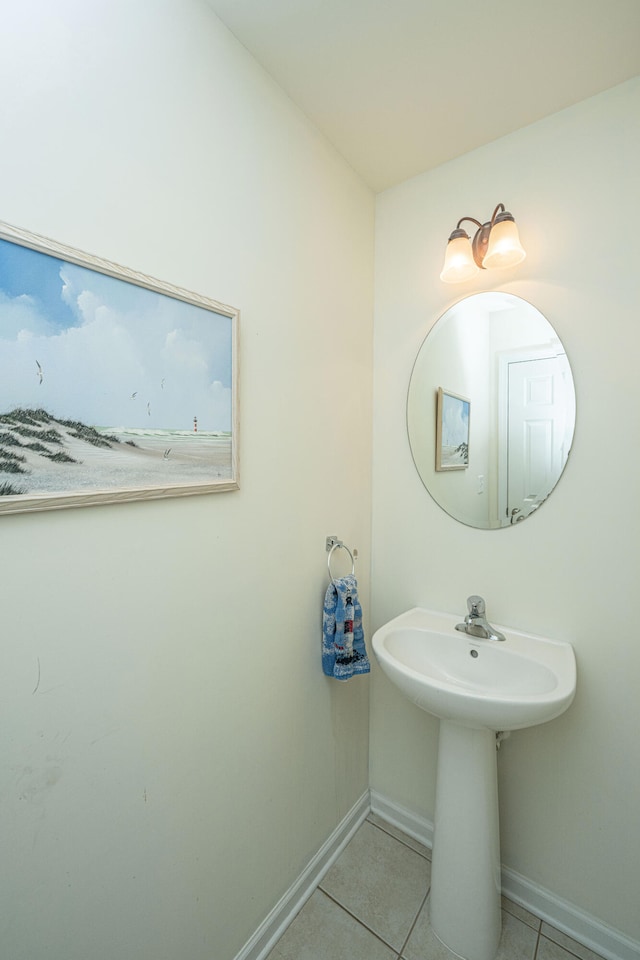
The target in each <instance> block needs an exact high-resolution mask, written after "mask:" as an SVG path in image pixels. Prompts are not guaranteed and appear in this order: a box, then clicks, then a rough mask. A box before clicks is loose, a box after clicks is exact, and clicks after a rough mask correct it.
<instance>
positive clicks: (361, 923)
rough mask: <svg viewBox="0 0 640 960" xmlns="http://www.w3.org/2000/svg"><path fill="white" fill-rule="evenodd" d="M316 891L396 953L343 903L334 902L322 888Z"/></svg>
mask: <svg viewBox="0 0 640 960" xmlns="http://www.w3.org/2000/svg"><path fill="white" fill-rule="evenodd" d="M318 889H319V890H321V891H322V893H324V895H325V897H328V898H329V900H331V901H332V902H333V903H335V905H336V906H337V907H339V908H340V909H341V910H342V912H343V913H346V914H347V915H348V916H349V917H351V919H352V920H355V921H356V923H357V924H359V925H360V926H361V927H364V929H365V930H367V931H368V932H369V933H371V934H373V936H374V937H375V938H376V940H379V941H380V943H383V944H384V945H385V947H388V948H389V950H393V952H394V953H397V950H396V948H395V947H394V946H393V945H392V944H390V943H389V942H388V941H387V940H385V939H384V937H381V936H380V934H379V933H376V931H375V930H372V929H371V927H369V926H367V924H366V923H364V921H363V920H361V919H360V918H359V917H356V915H355V913H352V912H351V910H349V909H348V907H345V905H344V904H343V903H340V901H339V900H336V898H335V897H332V896H331V894H330V893H327V891H326V890H323V889H322V887H318ZM403 949H404V947H403ZM398 956H399V954H398Z"/></svg>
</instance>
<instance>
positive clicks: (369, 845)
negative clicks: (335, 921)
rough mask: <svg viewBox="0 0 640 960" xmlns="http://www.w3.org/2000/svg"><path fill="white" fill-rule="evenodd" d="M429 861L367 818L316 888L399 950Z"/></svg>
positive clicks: (413, 915) (428, 874) (422, 890)
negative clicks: (369, 821)
mask: <svg viewBox="0 0 640 960" xmlns="http://www.w3.org/2000/svg"><path fill="white" fill-rule="evenodd" d="M430 877H431V864H430V863H429V861H428V860H426V859H425V858H424V857H422V856H421V855H420V854H418V853H416V852H415V851H413V850H411V849H409V847H407V846H406V845H405V844H403V843H400V841H398V840H395V839H394V838H393V837H391V836H389V834H388V833H385V832H384V831H382V830H380V829H378V827H376V826H374V825H373V824H372V823H368V822H366V821H365V823H363V825H362V826H361V827H360V829H359V830H358V832H357V833H356V835H355V836H354V837H353V839H352V840H351V841H350V843H349V844H348V845H347V847H346V848H345V850H344V852H343V853H342V855H341V856H340V859H339V860H338V861H337V863H335V864H334V865H333V867H332V868H331V870H329V872H328V873H327V874H326V876H325V877H324V879H323V880H322V883H321V884H320V889H321V890H324V891H325V892H326V893H328V894H329V895H330V896H331V897H333V899H334V900H336V901H337V902H338V903H340V904H341V905H342V906H343V907H345V909H347V910H348V911H349V912H350V913H352V914H353V915H354V916H355V917H357V919H358V920H361V921H362V923H364V924H365V925H366V926H367V927H369V929H370V930H373V931H374V933H376V934H378V936H379V937H381V938H382V939H383V940H384V941H385V942H386V943H388V944H389V945H390V946H392V947H393V948H394V949H395V950H397V951H399V950H401V948H402V946H403V944H404V942H405V940H406V938H407V935H408V934H409V931H410V930H411V926H412V924H413V922H414V920H415V918H416V916H417V915H418V911H419V910H420V907H421V905H422V903H423V901H424V898H425V896H426V894H427V891H428V889H429V881H430Z"/></svg>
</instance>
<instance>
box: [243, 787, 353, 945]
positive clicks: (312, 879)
mask: <svg viewBox="0 0 640 960" xmlns="http://www.w3.org/2000/svg"><path fill="white" fill-rule="evenodd" d="M370 809H371V807H370V802H369V791H368V790H367V792H366V793H363V794H362V796H361V797H360V799H359V800H358V801H357V802H356V803H355V804H354V805H353V807H352V808H351V810H350V811H349V813H348V814H347V815H346V817H345V818H344V819H343V820H342V822H341V823H339V824H338V826H337V827H336V829H335V830H334V831H333V833H332V834H331V836H330V837H329V839H328V840H327V841H326V842H325V843H323V845H322V846H321V847H320V849H319V850H318V852H317V853H316V855H315V856H314V857H313V858H312V859H311V860H310V861H309V863H308V865H307V866H306V868H305V869H304V870H303V871H302V873H301V874H300V876H299V877H298V879H297V880H296V881H295V882H294V883H293V884H292V885H291V886H290V887H289V889H288V890H287V892H286V893H285V894H284V896H283V897H281V899H280V900H279V901H278V903H277V904H276V905H275V907H274V908H273V910H272V911H271V913H270V914H269V915H268V916H267V917H265V919H264V920H263V921H262V923H261V924H260V926H259V927H258V929H257V930H256V932H255V933H254V934H253V936H252V937H251V938H250V939H249V940H248V941H247V943H245V945H244V947H243V948H242V950H241V951H240V953H238V954H237V955H236V958H235V960H264V958H265V957H266V956H267V954H268V953H269V952H270V950H272V949H273V947H274V945H275V943H276V942H277V941H278V940H279V939H280V937H281V936H282V934H283V933H284V931H285V930H286V929H287V927H288V926H289V924H290V923H291V921H292V920H293V919H294V917H295V916H296V914H297V913H299V911H300V910H301V909H302V907H303V906H304V904H305V903H306V902H307V900H308V899H309V897H310V896H311V894H312V893H313V891H314V890H315V889H316V887H317V886H318V884H319V883H320V881H321V880H322V878H323V877H324V875H325V873H326V872H327V871H328V870H329V868H330V867H331V866H332V864H333V863H334V862H335V861H336V860H337V859H338V857H339V856H340V854H341V853H342V851H343V850H344V848H345V847H346V845H347V844H348V842H349V840H351V837H352V836H353V835H354V833H355V832H356V830H357V829H358V827H359V826H360V825H361V824H362V823H363V821H364V820H365V819H366V818H367V816H368V815H369V810H370Z"/></svg>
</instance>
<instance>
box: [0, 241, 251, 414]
mask: <svg viewBox="0 0 640 960" xmlns="http://www.w3.org/2000/svg"><path fill="white" fill-rule="evenodd" d="M231 336H232V329H231V320H230V319H229V318H228V317H224V316H221V315H220V314H217V313H213V312H212V311H209V310H206V309H204V308H203V307H198V306H194V305H193V304H189V303H184V302H183V301H181V300H176V299H174V298H173V297H169V296H166V295H163V294H160V293H156V292H155V291H151V290H147V289H146V288H143V287H137V286H135V285H134V284H131V283H126V282H125V281H122V280H117V279H115V278H113V277H109V276H106V275H103V274H100V273H96V272H95V271H93V270H89V269H86V268H84V267H80V266H77V265H75V264H71V263H68V262H66V261H63V260H59V259H57V258H55V257H52V256H49V255H47V254H43V253H38V252H37V251H34V250H30V249H29V248H27V247H22V246H19V245H18V244H14V243H10V242H9V241H6V240H0V413H3V412H8V411H9V410H12V409H13V408H14V407H19V406H20V407H44V409H46V410H48V411H49V412H50V413H51V414H53V415H54V416H57V417H61V418H63V419H74V420H81V421H83V422H84V423H88V424H92V425H94V426H104V427H120V426H122V427H124V426H126V427H143V428H150V429H173V430H180V429H185V430H188V429H190V428H192V427H193V418H194V416H197V418H198V424H199V428H200V429H201V430H205V431H206V430H230V429H231ZM40 371H42V376H40Z"/></svg>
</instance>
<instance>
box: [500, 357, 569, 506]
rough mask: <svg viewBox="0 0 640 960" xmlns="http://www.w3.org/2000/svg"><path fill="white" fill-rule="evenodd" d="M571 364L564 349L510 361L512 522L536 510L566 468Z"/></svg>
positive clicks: (509, 495) (509, 465)
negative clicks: (567, 411) (549, 355)
mask: <svg viewBox="0 0 640 960" xmlns="http://www.w3.org/2000/svg"><path fill="white" fill-rule="evenodd" d="M568 369H569V365H568V362H567V358H566V355H565V354H561V355H557V356H553V357H547V358H541V359H536V360H525V361H519V362H512V363H510V364H509V422H508V456H507V484H508V492H507V522H509V523H514V522H518V521H519V520H524V519H525V517H527V516H528V515H529V514H530V513H532V511H533V510H536V509H537V508H538V507H539V506H540V504H541V503H543V502H544V500H546V498H547V496H548V495H549V493H550V491H551V490H552V489H553V487H554V486H555V485H556V483H557V482H558V479H559V477H560V474H561V473H562V470H563V467H564V464H565V461H566V454H567V451H566V449H565V435H566V376H567V372H568Z"/></svg>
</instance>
